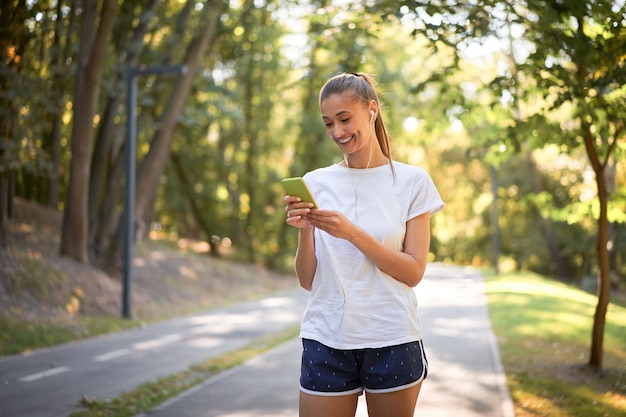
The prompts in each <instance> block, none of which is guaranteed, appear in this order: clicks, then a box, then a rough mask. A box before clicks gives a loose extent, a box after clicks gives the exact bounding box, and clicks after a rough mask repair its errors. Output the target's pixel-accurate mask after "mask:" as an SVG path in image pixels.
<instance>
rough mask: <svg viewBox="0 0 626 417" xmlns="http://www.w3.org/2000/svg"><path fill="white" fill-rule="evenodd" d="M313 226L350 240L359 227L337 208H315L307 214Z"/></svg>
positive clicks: (306, 216)
mask: <svg viewBox="0 0 626 417" xmlns="http://www.w3.org/2000/svg"><path fill="white" fill-rule="evenodd" d="M305 218H306V219H307V220H308V221H309V222H310V223H311V225H312V226H314V227H316V228H318V229H320V230H323V231H325V232H326V233H328V234H330V235H332V236H334V237H336V238H340V239H347V240H349V239H350V237H351V236H354V234H355V232H356V229H357V227H356V226H355V225H354V223H352V222H351V221H350V220H348V219H347V218H346V216H344V215H343V214H342V213H340V212H338V211H335V210H322V209H318V210H313V211H311V212H309V213H307V214H306V215H305Z"/></svg>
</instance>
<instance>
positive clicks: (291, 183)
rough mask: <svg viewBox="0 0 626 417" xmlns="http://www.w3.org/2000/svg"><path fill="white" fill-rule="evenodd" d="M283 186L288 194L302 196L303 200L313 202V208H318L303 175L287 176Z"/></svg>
mask: <svg viewBox="0 0 626 417" xmlns="http://www.w3.org/2000/svg"><path fill="white" fill-rule="evenodd" d="M283 187H284V188H285V191H286V192H287V194H288V195H294V196H297V197H300V198H301V199H302V201H307V202H309V203H313V208H317V203H316V202H315V199H314V198H313V196H312V195H311V192H310V191H309V187H307V186H306V183H305V182H304V180H303V179H302V177H293V178H285V179H284V180H283Z"/></svg>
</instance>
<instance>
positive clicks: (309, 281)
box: [284, 196, 317, 291]
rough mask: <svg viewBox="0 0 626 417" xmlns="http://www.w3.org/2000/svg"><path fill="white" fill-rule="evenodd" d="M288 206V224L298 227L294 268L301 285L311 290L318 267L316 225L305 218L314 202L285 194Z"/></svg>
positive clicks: (286, 209)
mask: <svg viewBox="0 0 626 417" xmlns="http://www.w3.org/2000/svg"><path fill="white" fill-rule="evenodd" d="M284 200H285V203H287V206H286V207H285V211H286V212H287V224H289V225H290V226H293V227H296V228H297V229H298V249H297V250H296V260H295V263H294V268H295V271H296V276H297V277H298V280H299V281H300V285H301V286H302V288H304V289H305V290H307V291H311V286H312V285H313V277H314V276H315V269H316V268H317V258H316V257H315V240H314V238H313V232H314V230H315V229H314V227H313V226H312V225H311V223H310V222H309V221H308V220H307V219H306V218H305V216H306V215H307V214H308V213H309V212H310V211H311V209H312V207H313V204H311V203H307V202H303V201H301V199H300V198H298V197H293V196H285V198H284Z"/></svg>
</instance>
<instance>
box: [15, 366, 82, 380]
mask: <svg viewBox="0 0 626 417" xmlns="http://www.w3.org/2000/svg"><path fill="white" fill-rule="evenodd" d="M69 370H70V368H69V366H59V367H58V368H50V369H47V370H45V371H43V372H38V373H36V374H32V375H28V376H23V377H21V378H20V381H22V382H32V381H36V380H38V379H41V378H47V377H49V376H52V375H56V374H62V373H63V372H69Z"/></svg>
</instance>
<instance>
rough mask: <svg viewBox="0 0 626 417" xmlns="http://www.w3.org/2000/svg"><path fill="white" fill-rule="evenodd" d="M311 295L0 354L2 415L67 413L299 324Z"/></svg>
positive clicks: (295, 293)
mask: <svg viewBox="0 0 626 417" xmlns="http://www.w3.org/2000/svg"><path fill="white" fill-rule="evenodd" d="M306 297H307V293H306V291H304V290H301V289H294V290H291V291H288V292H285V293H280V294H278V295H276V296H273V297H269V298H264V299H261V300H258V301H254V302H245V303H241V304H236V305H233V306H232V307H229V308H224V309H219V310H212V311H210V312H207V313H206V314H199V315H195V316H192V317H185V318H180V319H175V320H171V321H167V322H164V323H159V324H155V325H150V326H146V327H144V328H141V329H136V330H129V331H124V332H120V333H115V334H110V335H105V336H100V337H95V338H91V339H86V340H82V341H78V342H73V343H69V344H64V345H60V346H55V347H52V348H47V349H42V350H37V351H34V352H31V353H28V354H24V355H14V356H7V357H2V358H0V417H66V416H68V415H69V414H70V413H71V412H72V411H73V410H75V409H76V407H77V404H78V402H79V401H80V399H81V398H82V397H86V398H89V399H91V398H97V399H99V400H103V399H107V398H111V397H115V396H117V395H119V394H121V393H123V392H125V391H130V390H132V389H134V388H136V387H137V386H138V385H140V384H142V383H145V382H148V381H152V380H155V379H158V378H160V377H164V376H167V375H171V374H174V373H176V372H179V371H181V370H184V369H187V368H188V367H189V366H190V365H192V364H196V363H200V362H202V361H204V360H206V359H208V358H211V357H215V356H218V355H220V354H222V353H225V352H228V351H231V350H234V349H237V348H241V347H243V346H245V345H247V344H248V343H249V342H250V341H251V340H254V339H256V338H258V337H261V336H263V335H265V334H269V333H273V332H276V331H279V330H281V329H284V328H287V327H289V326H292V325H294V324H297V323H299V321H300V319H301V317H302V314H303V312H304V307H305V304H306Z"/></svg>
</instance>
